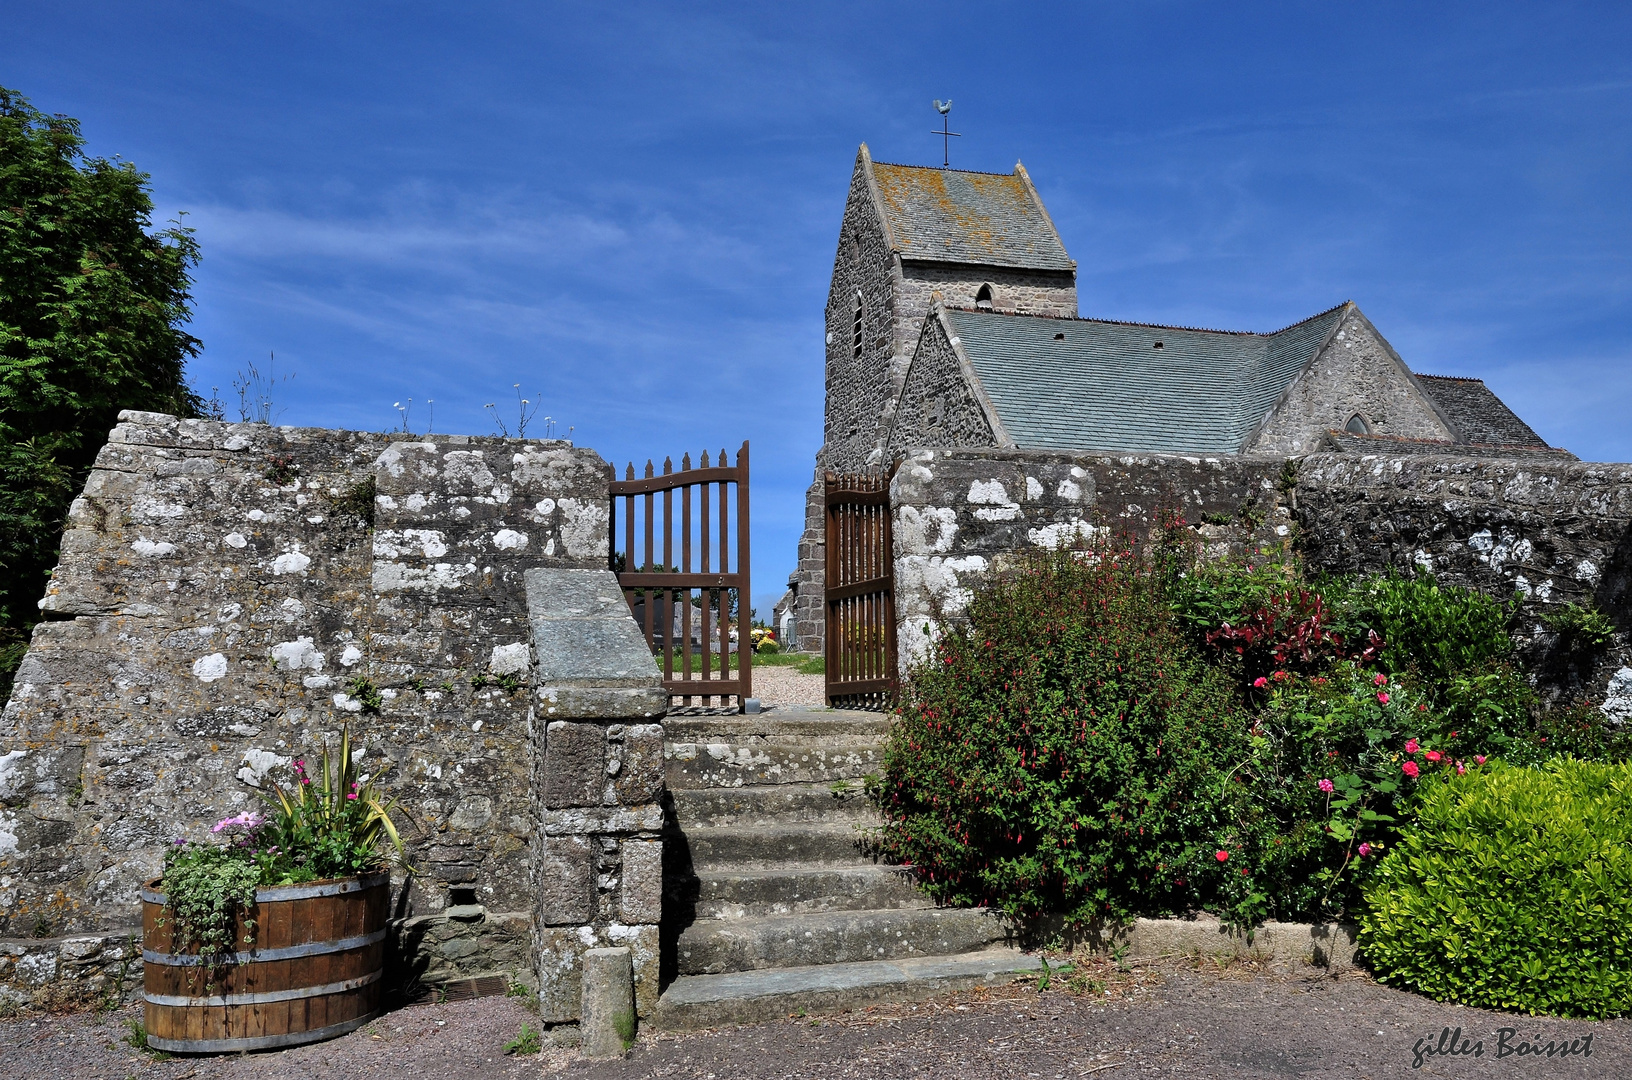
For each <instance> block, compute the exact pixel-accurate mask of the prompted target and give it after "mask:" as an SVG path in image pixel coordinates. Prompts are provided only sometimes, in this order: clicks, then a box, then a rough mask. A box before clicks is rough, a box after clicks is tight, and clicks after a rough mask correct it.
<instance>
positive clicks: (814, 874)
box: [696, 866, 930, 919]
mask: <svg viewBox="0 0 1632 1080" xmlns="http://www.w3.org/2000/svg"><path fill="white" fill-rule="evenodd" d="M696 903H697V917H698V918H699V919H742V918H747V917H749V916H753V915H794V914H799V913H803V912H817V911H866V910H870V909H872V910H889V909H893V908H911V907H928V906H930V901H929V900H928V899H927V898H926V897H925V896H924V895H923V894H922V893H920V892H919V891H918V888H917V885H916V884H915V882H914V879H913V876H912V872H911V871H910V870H903V869H901V868H900V867H896V866H843V867H831V868H828V867H797V868H787V867H782V868H778V869H774V870H705V871H702V872H700V873H698V875H697V897H696Z"/></svg>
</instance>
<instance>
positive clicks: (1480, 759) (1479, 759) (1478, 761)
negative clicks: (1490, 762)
mask: <svg viewBox="0 0 1632 1080" xmlns="http://www.w3.org/2000/svg"><path fill="white" fill-rule="evenodd" d="M1473 763H1474V764H1475V765H1483V764H1484V763H1485V755H1483V754H1475V755H1473Z"/></svg>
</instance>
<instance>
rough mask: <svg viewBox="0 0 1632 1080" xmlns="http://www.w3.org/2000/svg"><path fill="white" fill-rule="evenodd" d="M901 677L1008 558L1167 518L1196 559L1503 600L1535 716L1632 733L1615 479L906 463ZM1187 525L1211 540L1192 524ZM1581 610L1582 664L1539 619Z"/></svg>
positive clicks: (1327, 468) (1541, 470)
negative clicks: (1393, 572) (1294, 568)
mask: <svg viewBox="0 0 1632 1080" xmlns="http://www.w3.org/2000/svg"><path fill="white" fill-rule="evenodd" d="M890 492H891V504H892V506H893V508H894V514H895V530H896V533H895V536H896V562H895V573H896V609H897V611H898V613H899V616H898V617H899V620H900V634H899V640H900V646H901V660H902V663H903V664H907V663H910V662H911V661H912V659H913V658H914V657H916V656H918V655H921V654H922V650H923V649H924V648H925V647H926V645H927V639H926V636H925V633H924V624H925V623H926V622H928V621H929V620H930V619H931V618H932V617H933V616H934V615H935V614H936V613H943V614H948V615H954V616H955V615H956V614H957V613H958V612H959V611H961V610H962V607H963V605H964V604H965V603H967V601H968V596H969V593H968V590H969V588H970V587H971V586H973V585H974V584H976V583H978V582H979V581H980V580H982V579H983V578H984V577H985V576H986V575H988V574H990V573H992V572H994V571H996V570H1000V569H1001V568H1002V567H1003V566H1004V564H1005V563H1006V562H1008V561H1010V560H1012V559H1013V558H1014V556H1015V554H1016V553H1018V552H1022V551H1025V550H1027V549H1032V548H1051V547H1057V546H1059V545H1061V544H1062V543H1067V544H1068V543H1072V542H1075V540H1076V539H1077V538H1078V537H1084V536H1087V535H1089V530H1091V529H1095V528H1105V527H1109V528H1111V529H1113V530H1122V529H1126V530H1128V531H1131V532H1134V533H1137V534H1148V532H1149V531H1150V529H1151V528H1152V527H1153V526H1154V525H1156V524H1158V522H1157V521H1156V519H1155V515H1157V514H1158V513H1159V512H1161V511H1163V510H1174V511H1177V512H1178V513H1179V514H1181V515H1182V516H1183V517H1184V518H1185V519H1186V520H1187V521H1188V522H1189V523H1190V525H1191V527H1193V528H1195V529H1196V531H1197V532H1198V534H1199V535H1200V538H1201V540H1202V542H1203V550H1204V552H1205V553H1206V554H1207V555H1209V556H1211V557H1217V556H1221V555H1226V554H1228V555H1232V556H1234V557H1243V556H1250V555H1253V554H1256V553H1260V552H1270V553H1278V552H1291V551H1296V552H1298V553H1299V554H1300V555H1301V556H1302V557H1303V558H1304V559H1305V560H1306V562H1307V563H1308V565H1310V566H1312V567H1315V568H1317V569H1322V570H1329V571H1334V572H1370V571H1379V570H1384V569H1387V568H1389V567H1394V568H1398V569H1401V570H1410V569H1411V568H1413V567H1417V566H1420V567H1424V568H1426V569H1429V570H1432V571H1433V572H1434V573H1435V574H1436V575H1439V576H1440V578H1441V580H1444V581H1447V582H1450V583H1452V584H1458V585H1465V586H1467V587H1470V588H1475V589H1479V590H1480V591H1482V592H1485V593H1487V594H1489V595H1491V596H1494V597H1497V598H1500V599H1502V600H1508V599H1511V598H1517V599H1518V600H1519V601H1520V603H1519V606H1518V608H1517V614H1518V618H1517V619H1516V621H1515V624H1514V632H1515V642H1516V644H1517V645H1518V647H1519V649H1520V652H1521V655H1522V656H1523V657H1524V659H1525V661H1526V663H1527V666H1529V667H1530V668H1531V669H1532V670H1534V671H1537V672H1538V673H1539V674H1538V689H1539V690H1540V691H1541V693H1542V696H1543V698H1544V700H1547V701H1550V702H1554V703H1558V702H1573V701H1577V700H1581V699H1583V698H1585V699H1590V700H1592V701H1595V702H1598V703H1601V704H1602V703H1606V701H1607V704H1606V705H1605V711H1606V713H1608V714H1609V715H1611V716H1612V717H1614V718H1616V719H1620V720H1632V634H1629V631H1632V465H1599V464H1588V463H1583V462H1553V461H1548V462H1535V461H1529V460H1523V461H1513V460H1508V461H1504V460H1490V459H1474V458H1453V457H1442V456H1432V457H1415V456H1360V455H1350V454H1316V455H1312V456H1309V457H1306V458H1303V459H1301V460H1297V459H1294V460H1293V461H1292V462H1291V464H1290V467H1289V466H1288V462H1287V461H1285V460H1283V459H1280V458H1245V457H1224V458H1195V457H1183V456H1162V455H1120V456H1106V455H1074V454H1046V453H1038V452H1032V451H1014V450H982V449H952V450H945V449H915V450H912V451H910V452H908V453H907V454H906V455H905V456H904V458H903V460H902V463H901V465H900V468H899V469H898V470H897V472H896V475H895V479H894V481H893V482H892V484H891V488H890ZM1203 515H1206V516H1207V517H1208V518H1211V519H1213V520H1218V519H1219V518H1220V517H1221V516H1227V517H1229V518H1231V519H1232V520H1231V523H1230V524H1227V525H1210V524H1197V523H1198V522H1201V521H1202V520H1203ZM1572 600H1573V601H1576V602H1591V603H1593V604H1595V605H1597V606H1598V607H1599V608H1601V609H1602V610H1603V611H1604V612H1606V613H1607V614H1608V615H1609V616H1610V618H1611V619H1612V620H1613V621H1614V623H1615V625H1616V626H1617V627H1618V629H1619V630H1620V633H1619V635H1618V638H1617V641H1616V642H1615V644H1614V645H1612V646H1611V647H1610V648H1608V649H1607V650H1605V651H1604V652H1602V653H1601V654H1598V655H1596V656H1592V657H1585V658H1583V657H1573V656H1570V655H1569V654H1567V653H1563V652H1561V651H1560V649H1559V647H1558V642H1557V640H1556V635H1553V634H1552V633H1551V632H1549V631H1548V630H1547V629H1546V627H1545V625H1544V623H1543V622H1542V616H1543V615H1545V614H1546V613H1548V612H1549V611H1552V610H1556V609H1557V607H1558V606H1559V605H1561V604H1563V603H1564V602H1566V601H1572Z"/></svg>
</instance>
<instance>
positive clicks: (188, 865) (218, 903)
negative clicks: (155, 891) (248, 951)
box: [161, 843, 261, 963]
mask: <svg viewBox="0 0 1632 1080" xmlns="http://www.w3.org/2000/svg"><path fill="white" fill-rule="evenodd" d="M260 880H261V871H260V868H259V867H258V866H256V864H255V859H254V856H253V855H251V854H250V853H249V851H248V850H247V849H245V848H242V847H216V846H215V845H213V844H187V843H181V844H177V845H176V846H174V847H172V848H170V849H169V850H168V851H166V852H165V853H164V876H163V878H162V879H161V881H162V884H163V888H164V897H165V908H166V910H167V911H168V912H169V913H170V914H169V916H168V917H169V918H170V919H171V920H172V922H171V936H172V940H173V941H174V951H176V952H185V951H187V950H189V949H191V948H194V947H195V946H196V948H197V950H198V952H199V953H200V954H202V955H205V956H223V957H224V956H227V955H230V954H232V953H235V952H237V951H238V948H237V946H238V944H240V942H238V941H237V940H236V938H237V934H238V926H239V925H240V920H241V921H242V926H243V930H244V937H243V940H242V944H243V945H245V946H248V945H252V944H254V941H255V934H254V926H255V924H254V921H253V920H252V919H251V918H249V912H250V911H251V909H253V908H254V906H255V887H256V886H257V885H258V884H260ZM222 962H223V963H225V962H226V961H225V960H223V961H222Z"/></svg>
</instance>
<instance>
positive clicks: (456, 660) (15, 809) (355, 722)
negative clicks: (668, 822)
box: [0, 413, 610, 981]
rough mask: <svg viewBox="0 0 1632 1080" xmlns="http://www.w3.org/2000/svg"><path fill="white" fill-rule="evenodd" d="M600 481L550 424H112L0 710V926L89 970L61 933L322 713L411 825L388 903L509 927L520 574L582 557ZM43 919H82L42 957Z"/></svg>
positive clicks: (103, 919) (104, 913)
mask: <svg viewBox="0 0 1632 1080" xmlns="http://www.w3.org/2000/svg"><path fill="white" fill-rule="evenodd" d="M609 478H610V470H609V469H608V467H607V466H606V464H605V463H604V462H603V461H602V460H601V459H600V457H599V456H598V455H596V454H595V452H594V451H592V450H587V449H579V448H574V447H572V446H571V445H570V444H568V443H564V442H521V441H513V440H502V439H492V438H465V437H459V436H436V437H434V438H428V439H424V440H402V439H398V440H393V439H391V438H389V437H387V436H381V435H372V434H366V433H358V432H344V431H328V430H320V429H309V428H271V427H267V426H265V425H251V424H224V423H216V422H209V421H195V420H183V421H178V420H177V419H175V418H174V417H168V416H162V415H159V414H148V413H125V414H122V415H121V422H120V424H119V426H118V427H117V428H115V429H114V431H113V433H112V435H111V436H110V440H109V442H108V444H107V446H105V447H104V448H103V450H102V452H101V454H100V456H99V457H98V459H97V464H96V468H95V470H94V471H93V473H92V474H91V477H90V479H89V480H88V482H87V484H86V486H85V490H84V493H83V495H82V496H81V497H80V498H79V499H78V500H76V502H75V503H74V505H73V508H72V511H71V515H70V522H69V526H70V527H69V530H68V532H67V534H66V535H65V536H64V538H63V544H62V556H61V563H60V565H59V566H58V568H57V570H56V572H55V574H54V575H53V578H52V581H51V583H50V586H49V590H48V593H47V596H46V598H45V601H44V603H43V605H42V606H43V608H44V610H45V612H46V614H47V616H48V621H46V622H42V623H41V624H40V625H39V626H38V627H37V628H36V630H35V633H34V637H33V641H32V643H31V647H30V649H29V652H28V654H27V656H26V657H25V659H24V660H23V663H22V666H21V667H20V668H19V670H18V673H17V678H16V683H15V686H14V689H13V693H12V698H11V701H10V703H9V704H8V705H7V706H6V709H5V713H4V719H3V721H0V937H4V938H12V939H18V938H29V939H39V940H40V941H41V942H42V944H41V945H40V946H38V947H37V948H34V950H33V951H32V952H30V953H29V954H28V955H29V956H30V957H35V958H36V959H34V960H30V961H29V962H30V963H34V964H35V966H36V968H38V969H39V970H41V971H43V970H45V968H47V967H52V965H56V967H57V968H62V969H66V968H67V967H68V966H71V963H73V962H79V963H82V964H85V963H94V964H101V966H102V967H104V968H105V967H106V966H107V963H112V962H113V960H116V959H117V957H116V956H115V955H114V953H116V952H117V949H116V948H114V946H112V945H109V946H108V947H107V948H103V947H102V946H96V947H95V948H93V946H92V945H89V944H84V942H85V941H90V940H100V938H101V937H107V936H109V935H113V936H114V937H118V936H119V935H122V933H123V932H124V931H126V930H128V928H129V927H130V926H132V925H133V924H134V921H135V918H136V912H137V901H136V886H137V883H138V882H140V881H142V880H145V879H148V878H151V877H153V876H155V875H156V874H157V873H158V872H159V869H160V865H161V860H162V854H163V851H164V850H165V848H166V847H167V846H168V845H169V844H170V843H171V842H172V841H173V840H174V839H175V838H177V837H181V836H187V837H191V838H193V839H203V838H204V837H205V836H207V835H208V831H209V827H210V826H211V825H212V824H213V823H214V822H215V821H216V820H218V819H219V818H222V817H226V816H229V815H231V814H235V813H238V812H240V811H242V810H245V809H250V808H254V807H257V806H259V805H260V797H261V795H262V794H263V793H264V792H265V791H266V790H267V787H268V784H269V782H270V781H271V780H272V779H274V778H278V777H282V778H283V779H285V780H287V779H288V776H289V768H290V765H291V763H292V762H293V761H294V760H295V759H296V758H300V757H306V758H308V759H315V756H316V753H317V751H318V749H319V747H320V745H321V744H322V742H323V740H324V739H325V738H326V737H333V735H334V734H335V733H337V732H338V730H339V728H340V726H341V724H342V723H349V724H350V726H351V729H352V733H353V738H354V741H355V743H356V745H357V746H358V747H359V757H360V761H361V764H362V766H363V768H364V770H365V771H367V772H378V771H379V770H381V769H382V768H385V767H387V766H388V765H389V768H390V771H389V772H388V773H387V774H386V776H385V783H386V785H387V787H388V788H389V789H390V790H392V791H393V793H395V794H397V795H399V796H400V797H401V798H402V800H403V807H404V810H405V811H406V814H407V816H408V817H409V818H410V819H411V823H410V824H409V825H408V827H407V829H406V834H407V839H408V841H409V846H410V851H409V861H410V862H411V863H412V865H413V866H415V867H416V869H417V871H418V872H417V873H416V875H414V876H413V877H412V879H411V883H410V884H409V885H408V887H407V888H406V890H405V892H404V894H403V895H402V896H401V898H400V901H399V903H398V905H397V908H396V913H397V914H398V915H399V916H414V917H419V918H425V919H433V920H436V919H440V918H441V917H442V916H441V913H442V912H444V911H445V910H446V909H447V908H448V906H449V905H450V903H451V904H453V905H456V906H460V907H462V908H464V909H465V910H466V912H467V915H466V918H467V919H468V918H469V917H470V916H469V914H468V912H469V911H470V909H471V908H472V906H475V907H476V908H477V909H478V910H485V911H486V912H490V913H492V914H491V916H489V917H488V918H489V921H491V922H492V923H493V924H494V926H495V927H496V928H498V929H500V930H503V929H504V928H505V927H506V926H508V925H509V924H510V923H512V922H514V921H515V919H514V917H513V916H514V915H515V914H516V913H521V917H522V918H523V919H524V920H525V919H527V918H530V910H531V907H532V889H531V887H530V885H529V882H528V856H527V843H528V838H529V836H530V835H531V832H532V826H531V825H530V823H529V813H530V808H529V798H528V788H529V782H530V777H531V769H532V766H531V764H530V760H531V759H530V755H531V753H532V751H533V745H532V743H533V740H532V736H531V734H530V732H529V708H528V689H527V687H528V682H529V679H530V667H529V664H530V646H529V629H528V625H529V624H528V613H527V604H526V596H525V589H524V587H523V582H522V575H523V572H524V571H525V570H527V569H530V568H534V567H567V568H576V567H584V568H592V567H599V568H603V569H604V567H605V558H606V556H605V553H606V550H607V533H606V529H607V483H608V480H609ZM370 511H372V516H373V525H372V528H370V527H369V525H368V523H367V518H368V516H369V513H370ZM376 694H377V695H378V697H377V699H376V698H375V697H374V695H376ZM376 706H377V707H376ZM399 884H400V883H399ZM409 929H410V930H412V929H413V928H411V927H410V928H409ZM432 930H435V931H436V932H435V933H431V931H432ZM506 932H507V933H509V932H508V931H506ZM414 933H417V934H420V935H421V936H422V937H425V939H426V940H427V941H429V942H430V945H428V946H427V948H431V947H432V946H435V945H437V944H438V943H439V942H442V941H444V939H447V940H449V941H454V942H455V943H454V944H450V945H449V946H448V949H449V952H450V954H452V953H457V954H458V955H457V956H456V955H449V956H447V957H437V956H429V957H423V958H421V960H422V961H423V963H422V965H421V970H420V971H418V972H416V973H417V974H421V975H424V974H427V973H429V974H431V975H435V974H436V973H437V969H438V968H441V969H445V970H446V971H459V970H461V969H462V968H463V969H464V970H468V969H469V966H470V963H472V962H474V960H473V959H472V957H471V955H470V954H471V952H472V950H473V949H475V946H473V945H471V944H470V943H469V942H468V941H467V940H466V939H465V937H464V936H461V935H462V934H463V931H461V932H460V934H453V933H451V931H450V932H448V933H444V932H442V930H440V929H437V928H431V927H421V928H419V929H418V930H415V931H414ZM62 935H89V937H87V938H82V939H80V944H73V945H72V947H69V945H64V946H62V948H59V949H57V952H55V953H50V954H49V956H51V957H57V959H50V960H49V962H47V960H38V957H40V956H47V953H42V952H40V951H39V950H40V949H47V948H48V946H49V941H48V939H53V938H61V937H62ZM510 936H511V937H512V938H513V937H514V936H515V935H514V934H513V933H510ZM521 936H522V939H524V938H525V934H524V933H523V934H522V935H521ZM114 937H109V940H110V941H112V940H114ZM119 940H122V937H120V938H119ZM51 947H54V946H51ZM63 949H67V950H68V951H67V952H63V951H62V950H63ZM99 949H100V950H101V951H97V950H99ZM108 949H114V952H112V953H110V952H108ZM433 951H434V949H433ZM80 953H84V954H85V956H80ZM70 954H73V955H72V956H70ZM93 954H94V956H93ZM6 955H9V954H7V953H5V950H3V949H0V968H4V967H5V966H6V963H7V961H6V960H5V956H6ZM19 955H21V954H19ZM459 956H463V957H465V961H464V962H463V963H461V962H460V961H459ZM62 957H67V959H62ZM95 957H103V958H104V959H105V960H106V961H107V963H104V962H103V960H97V959H95ZM478 959H479V958H478ZM18 963H21V961H18ZM425 965H429V969H430V970H429V971H428V972H427V970H426V968H425ZM53 970H55V968H53ZM7 977H8V976H7V974H6V972H5V971H0V981H3V980H5V979H6V978H7ZM41 977H43V976H41Z"/></svg>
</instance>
